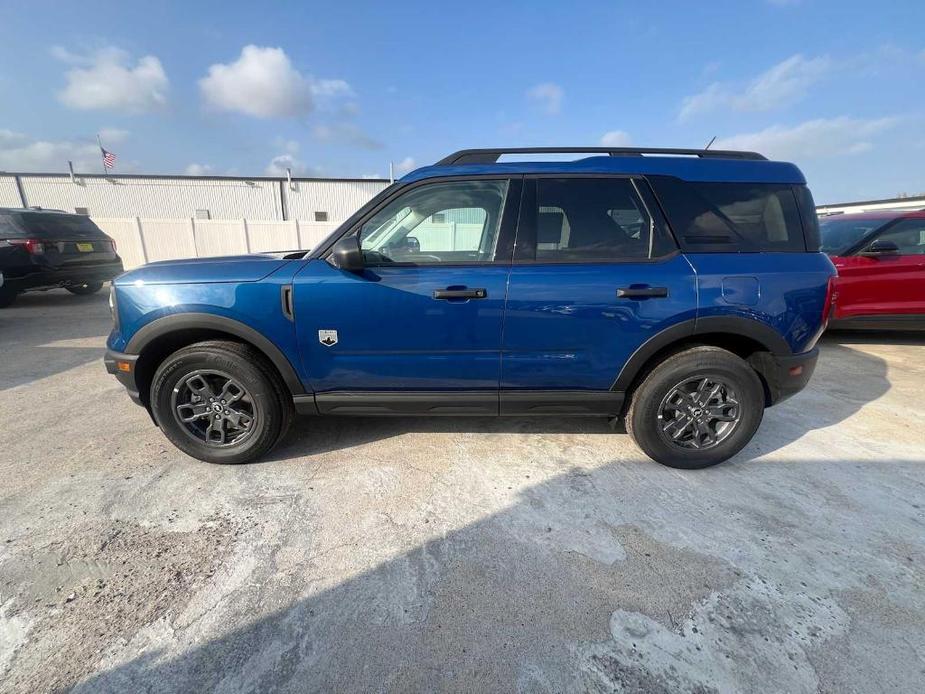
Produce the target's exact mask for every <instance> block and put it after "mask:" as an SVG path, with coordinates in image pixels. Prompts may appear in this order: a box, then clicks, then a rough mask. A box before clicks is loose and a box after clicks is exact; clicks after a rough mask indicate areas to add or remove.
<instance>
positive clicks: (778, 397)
mask: <svg viewBox="0 0 925 694" xmlns="http://www.w3.org/2000/svg"><path fill="white" fill-rule="evenodd" d="M818 359H819V348H818V347H814V348H813V349H811V350H810V351H808V352H804V353H803V354H789V355H787V356H781V355H777V354H769V353H768V352H755V353H754V354H753V355H752V356H750V357H749V358H748V363H749V364H750V365H751V367H752V368H753V369H755V371H757V372H758V373H760V374H761V375H762V376H763V377H764V382H765V384H766V385H767V388H768V392H767V397H768V402H767V405H768V406H769V407H770V406H771V405H776V404H777V403H779V402H783V401H784V400H786V399H787V398H789V397H791V396H793V395H796V394H797V393H799V392H800V391H801V390H803V388H805V387H806V384H807V383H809V379H810V378H812V375H813V371H815V370H816V361H817V360H818ZM791 369H794V370H795V371H797V373H791V372H790V371H791Z"/></svg>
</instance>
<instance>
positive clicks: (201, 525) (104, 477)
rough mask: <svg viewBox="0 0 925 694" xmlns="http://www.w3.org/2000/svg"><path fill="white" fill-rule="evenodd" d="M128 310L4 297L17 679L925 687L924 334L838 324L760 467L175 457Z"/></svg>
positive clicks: (302, 430)
mask: <svg viewBox="0 0 925 694" xmlns="http://www.w3.org/2000/svg"><path fill="white" fill-rule="evenodd" d="M108 326H109V316H108V310H107V307H106V297H105V295H104V294H100V295H98V296H95V297H75V296H71V295H70V294H67V293H64V292H51V293H48V294H34V295H27V296H24V297H21V299H20V300H19V301H18V303H17V304H16V305H15V306H14V307H12V308H9V309H4V310H3V311H0V355H2V356H0V480H2V484H0V690H2V691H4V692H36V691H48V690H67V689H70V688H74V689H75V690H76V691H78V692H94V693H95V692H128V691H132V692H138V691H151V692H173V691H217V692H251V691H254V692H257V691H260V692H262V691H401V692H404V691H444V690H455V691H467V692H471V691H512V690H522V691H530V692H559V691H566V690H570V691H594V692H597V691H602V692H603V691H637V692H679V691H685V692H686V691H691V692H710V691H720V692H726V691H743V692H746V691H747V692H753V691H762V692H772V691H780V692H811V691H825V692H871V691H895V692H899V691H905V692H911V691H922V686H923V681H925V426H923V422H925V398H923V396H922V392H923V387H925V358H923V357H925V336H922V337H909V336H906V337H903V336H895V335H890V336H882V335H881V336H872V337H851V336H845V335H841V336H828V337H827V338H826V339H825V341H824V344H823V355H822V359H821V361H820V365H819V369H818V371H817V373H816V376H815V378H814V380H813V382H812V383H811V386H810V388H809V389H808V390H807V391H806V392H804V393H802V394H801V395H799V396H798V397H796V398H794V399H793V400H791V401H789V402H787V403H785V404H783V405H781V406H779V407H777V408H774V409H771V410H769V411H768V412H767V414H766V417H765V420H764V423H763V425H762V427H761V429H760V431H759V433H758V435H757V437H756V438H755V440H754V442H753V443H752V444H751V445H750V446H749V447H748V448H747V449H746V451H744V452H743V453H742V454H741V455H739V456H738V457H737V458H736V459H735V460H733V461H731V462H729V463H726V464H723V465H720V466H718V467H715V468H712V469H709V470H703V471H697V472H683V471H677V470H671V469H668V468H665V467H661V466H659V465H657V464H655V463H653V462H651V461H649V460H647V459H646V458H645V457H644V456H643V455H642V454H641V453H640V452H639V451H638V450H637V449H636V448H635V447H634V445H633V444H632V443H631V441H630V440H629V439H628V437H627V436H625V435H622V434H618V433H613V432H612V431H611V430H610V429H609V428H608V426H607V424H606V423H605V422H603V421H596V420H581V419H576V420H568V419H563V420H561V421H556V420H554V419H537V420H526V419H509V420H503V419H502V420H486V419H461V420H454V419H431V420H428V419H412V418H409V419H380V420H376V419H314V420H313V419H305V420H302V421H300V422H298V424H299V426H298V427H297V428H296V429H294V430H293V431H292V432H291V433H290V435H289V436H288V437H287V438H286V440H285V441H284V443H283V445H281V446H280V447H279V448H278V449H277V450H276V451H275V452H274V454H273V455H272V457H271V459H270V460H267V461H265V462H263V463H260V464H254V465H248V466H240V467H220V466H214V465H207V464H205V463H200V462H198V461H195V460H192V459H190V458H187V457H186V456H184V455H183V454H181V453H179V452H178V451H177V450H175V449H174V448H173V447H172V446H171V445H170V444H169V443H168V442H167V441H166V440H165V439H164V438H163V437H162V436H161V434H160V433H159V431H158V430H157V429H156V428H155V427H154V426H153V425H152V424H151V421H150V420H149V419H148V417H147V415H146V414H145V412H144V411H143V410H141V409H140V408H138V407H135V406H134V405H132V404H131V403H130V401H129V399H128V397H127V396H126V395H125V393H124V392H123V390H122V387H121V386H120V385H118V384H117V383H116V381H115V380H114V379H113V378H112V377H110V376H108V375H107V374H106V373H105V372H104V370H103V366H102V363H101V357H102V346H103V341H104V335H105V334H106V332H107V331H108V329H109V327H108Z"/></svg>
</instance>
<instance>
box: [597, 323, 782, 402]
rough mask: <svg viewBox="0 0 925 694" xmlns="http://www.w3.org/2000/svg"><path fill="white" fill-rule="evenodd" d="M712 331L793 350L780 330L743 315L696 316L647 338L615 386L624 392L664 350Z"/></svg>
mask: <svg viewBox="0 0 925 694" xmlns="http://www.w3.org/2000/svg"><path fill="white" fill-rule="evenodd" d="M710 333H725V334H727V335H743V336H745V337H748V338H751V339H752V340H755V341H756V342H758V343H759V344H761V345H763V346H764V348H765V349H766V350H767V351H768V352H774V353H775V354H780V355H787V354H791V352H792V350H791V349H790V345H789V344H787V341H786V340H785V339H784V338H783V337H781V335H780V334H779V333H777V331H775V330H774V329H773V328H771V327H770V326H767V325H765V324H764V323H760V322H759V321H756V320H752V319H750V318H742V317H741V316H708V317H706V318H695V319H691V320H686V321H682V322H680V323H675V324H674V325H672V326H671V327H668V328H665V329H664V330H662V331H661V332H660V333H656V334H655V335H653V336H652V337H650V338H649V339H648V340H646V341H645V342H643V343H642V344H641V345H640V346H639V348H638V349H637V350H636V351H635V352H633V354H632V356H631V357H630V358H629V359H627V361H626V364H624V365H623V369H621V371H620V374H619V375H618V376H617V379H616V381H614V384H613V386H612V388H611V390H614V391H620V392H624V391H626V390H627V389H629V387H630V386H631V385H632V383H633V380H634V379H635V378H636V375H637V374H638V373H639V371H640V369H642V368H643V367H644V366H645V364H646V362H648V361H649V359H651V358H652V357H653V356H654V355H655V354H656V353H657V352H659V351H660V350H662V349H664V348H666V347H668V346H670V345H671V344H673V343H675V342H680V341H681V340H684V339H686V338H689V337H693V336H695V335H707V334H710Z"/></svg>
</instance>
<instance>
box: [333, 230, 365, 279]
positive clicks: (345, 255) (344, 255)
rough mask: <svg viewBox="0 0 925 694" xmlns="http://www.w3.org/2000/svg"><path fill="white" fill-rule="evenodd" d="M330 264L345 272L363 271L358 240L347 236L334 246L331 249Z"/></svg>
mask: <svg viewBox="0 0 925 694" xmlns="http://www.w3.org/2000/svg"><path fill="white" fill-rule="evenodd" d="M331 262H332V263H333V264H334V266H335V267H337V268H340V269H341V270H346V271H347V272H360V271H361V270H362V269H363V251H362V250H360V239H359V238H358V237H357V236H356V235H353V236H347V237H345V238H342V239H341V240H340V241H338V242H337V243H335V244H334V248H332V249H331Z"/></svg>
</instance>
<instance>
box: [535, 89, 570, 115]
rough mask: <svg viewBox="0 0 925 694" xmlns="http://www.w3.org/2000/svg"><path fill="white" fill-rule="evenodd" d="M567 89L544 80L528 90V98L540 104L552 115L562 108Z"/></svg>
mask: <svg viewBox="0 0 925 694" xmlns="http://www.w3.org/2000/svg"><path fill="white" fill-rule="evenodd" d="M564 97H565V90H563V89H562V87H560V86H559V85H558V84H556V83H554V82H543V83H542V84H538V85H536V86H535V87H531V88H530V89H528V90H527V98H528V99H530V100H532V101H535V102H536V103H537V104H539V106H540V108H542V109H543V111H544V112H545V113H548V114H549V115H551V116H554V115H556V114H557V113H559V112H560V111H561V110H562V100H563V98H564Z"/></svg>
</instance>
